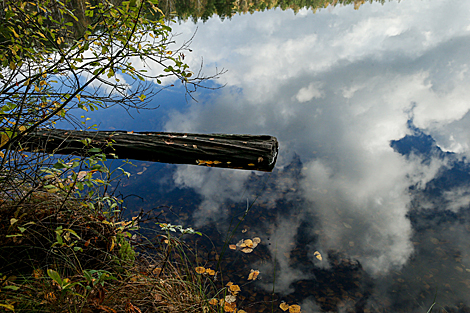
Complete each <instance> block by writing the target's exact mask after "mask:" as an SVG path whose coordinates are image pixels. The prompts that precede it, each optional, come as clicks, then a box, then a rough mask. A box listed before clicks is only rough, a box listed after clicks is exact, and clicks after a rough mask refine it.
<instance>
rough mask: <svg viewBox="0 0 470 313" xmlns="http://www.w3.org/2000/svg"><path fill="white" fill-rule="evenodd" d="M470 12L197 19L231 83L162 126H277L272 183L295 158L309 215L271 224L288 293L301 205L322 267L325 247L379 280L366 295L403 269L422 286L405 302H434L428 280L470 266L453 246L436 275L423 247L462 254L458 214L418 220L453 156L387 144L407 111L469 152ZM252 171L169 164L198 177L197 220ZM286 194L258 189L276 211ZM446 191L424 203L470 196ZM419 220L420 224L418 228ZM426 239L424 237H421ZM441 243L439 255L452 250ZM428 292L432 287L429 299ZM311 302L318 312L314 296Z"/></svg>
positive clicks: (365, 9)
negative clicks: (451, 218) (446, 265)
mask: <svg viewBox="0 0 470 313" xmlns="http://www.w3.org/2000/svg"><path fill="white" fill-rule="evenodd" d="M469 13H470V3H466V2H458V3H455V2H451V1H434V2H423V1H404V2H402V3H395V2H392V3H386V4H385V5H380V4H377V3H373V4H369V5H363V6H362V7H361V8H360V10H359V11H354V10H353V8H352V7H335V8H334V9H332V10H324V11H321V12H319V13H317V14H315V15H313V14H311V13H310V12H301V14H298V15H294V14H293V13H292V12H281V11H278V10H275V11H269V12H263V13H259V14H253V15H243V16H234V17H233V19H232V20H230V21H228V20H226V21H224V22H221V21H219V20H218V19H216V18H214V19H211V20H209V21H208V22H207V23H206V24H204V25H198V27H199V30H198V33H197V35H196V38H195V40H194V43H193V44H192V49H193V50H194V51H197V53H200V54H201V55H203V56H204V58H205V64H206V67H208V68H209V69H210V68H213V66H214V65H217V66H218V67H224V68H226V69H228V70H229V72H228V73H227V74H226V75H224V76H223V77H222V78H221V83H223V84H227V87H226V88H224V89H222V90H220V91H218V92H216V93H214V94H213V95H209V96H208V95H205V94H201V95H200V98H201V99H203V100H202V101H201V102H200V103H192V104H191V105H190V106H189V108H187V109H186V110H183V111H174V112H172V113H171V114H170V116H169V120H168V122H167V123H166V130H168V131H178V132H184V131H187V132H222V133H253V134H270V135H274V136H277V137H278V139H279V140H280V147H281V150H280V155H279V160H278V169H279V170H280V171H281V173H282V175H284V176H285V178H286V180H279V182H280V183H281V182H282V183H284V184H285V183H286V181H287V183H286V186H278V190H286V189H288V188H292V187H291V186H289V184H290V183H289V181H290V182H292V179H291V180H289V172H282V170H283V168H284V167H285V166H287V165H288V164H290V163H292V162H293V160H294V158H295V157H296V156H297V157H298V158H299V159H300V161H301V164H302V170H301V182H300V189H299V191H298V192H299V193H300V195H301V196H302V198H303V199H304V201H303V202H302V206H301V207H300V208H298V209H299V210H300V211H301V213H302V214H300V215H296V217H294V218H292V217H288V216H284V215H279V217H278V220H277V222H276V225H277V227H276V228H275V230H274V234H273V235H272V238H274V239H276V238H277V240H278V242H279V245H280V249H283V250H282V251H283V253H282V254H280V255H279V259H278V262H279V266H280V269H281V271H282V272H281V273H280V280H279V281H278V288H279V290H280V291H283V292H286V293H287V292H289V291H292V285H291V283H295V282H296V281H298V280H300V279H301V278H302V279H306V277H307V278H308V277H310V278H312V277H313V276H314V275H311V274H309V273H307V272H302V270H301V269H298V268H296V267H295V264H292V262H289V256H288V255H289V253H290V251H291V250H289V248H288V246H287V243H284V241H286V240H287V241H292V240H294V237H295V229H296V228H297V227H298V226H299V225H300V219H301V218H302V217H303V216H304V215H303V214H313V215H314V216H315V217H316V218H318V223H317V224H316V226H315V227H316V228H315V229H314V228H312V229H311V232H312V233H314V232H315V231H317V233H316V234H317V235H318V240H317V241H316V242H314V243H313V244H312V245H310V246H309V247H310V248H311V249H314V250H321V251H325V260H324V262H325V264H328V258H327V257H328V255H327V252H328V251H340V252H341V253H342V254H344V255H345V256H346V257H347V258H350V259H351V260H357V261H359V263H360V264H361V266H362V267H363V268H364V270H365V271H366V272H367V273H368V274H369V275H371V276H372V277H374V278H378V279H379V278H380V279H381V280H382V281H383V282H382V284H381V285H380V286H378V287H376V289H375V295H372V297H371V300H370V303H372V304H369V305H372V306H373V301H374V299H375V298H374V297H375V296H378V295H380V294H381V295H382V297H388V298H390V299H391V302H393V301H394V299H393V293H391V291H392V290H397V286H396V284H397V283H396V281H397V280H396V279H402V278H397V276H396V275H398V274H397V273H400V275H404V276H406V275H407V277H408V285H409V286H413V285H416V288H414V289H410V290H412V292H409V290H406V291H403V292H402V296H404V297H405V298H406V297H408V295H409V299H411V300H410V301H411V302H410V303H409V306H408V308H415V307H417V308H419V306H420V305H421V304H422V303H425V304H424V305H427V304H429V303H428V302H425V301H427V300H429V299H430V298H431V299H432V296H429V294H430V293H432V292H429V289H430V288H431V284H432V282H435V283H444V282H446V283H448V284H451V285H452V286H451V287H453V288H451V289H452V290H454V292H457V291H455V290H458V289H459V288H460V287H459V286H460V285H459V284H461V282H459V283H457V282H454V281H453V280H452V279H453V278H452V279H451V278H449V277H452V275H455V267H456V266H457V267H459V268H460V270H457V271H458V272H459V273H460V272H461V273H463V274H465V273H466V272H468V271H467V266H468V267H470V261H469V260H470V259H469V258H468V256H467V257H463V256H457V258H460V261H459V262H461V263H462V264H461V265H455V266H454V267H452V268H453V270H452V269H446V270H444V269H443V270H442V272H439V273H434V272H432V271H433V270H431V269H430V268H431V267H433V266H434V265H431V264H430V263H429V262H431V261H430V260H432V257H431V258H430V259H428V258H426V259H425V258H421V257H419V256H420V255H424V254H433V253H440V252H435V248H436V247H435V246H438V245H439V243H441V242H447V243H450V242H451V243H452V247H450V248H449V249H450V250H452V251H454V252H455V253H457V252H459V251H463V249H466V248H468V247H467V246H468V244H467V242H466V240H464V239H462V240H460V239H455V238H458V236H467V237H468V231H467V230H466V228H465V227H463V226H462V225H456V226H452V227H454V230H452V234H453V235H450V234H448V233H438V234H434V235H431V233H432V232H433V228H434V227H435V229H436V230H437V229H443V228H442V227H441V226H442V225H441V224H439V223H437V222H436V220H433V219H428V218H423V219H418V218H416V219H415V220H414V219H413V218H410V215H411V216H415V217H416V216H419V214H421V213H413V212H419V211H420V210H422V207H420V206H419V205H417V203H418V204H419V200H420V196H419V193H420V192H424V191H425V190H426V188H427V185H428V183H429V182H430V181H432V180H433V178H435V177H436V175H437V174H438V173H439V171H441V170H442V169H443V168H446V166H447V165H446V164H448V160H447V159H446V158H442V157H441V156H438V155H427V156H422V155H418V154H411V155H408V156H404V155H401V154H399V153H398V152H397V151H395V150H394V149H393V148H392V147H391V145H390V142H391V141H392V140H400V139H401V138H403V137H404V136H405V135H407V134H408V135H410V134H412V133H413V131H412V130H411V129H410V127H409V121H410V120H411V121H413V124H414V125H415V126H416V127H417V128H419V129H421V130H422V131H424V132H425V133H429V134H431V135H432V136H433V137H434V139H435V140H436V144H437V145H438V146H440V147H442V149H444V150H445V151H454V152H457V153H459V154H460V156H464V155H467V154H468V153H469V151H470V149H468V147H470V136H469V135H468V127H467V126H469V123H470V116H469V115H468V114H467V112H468V111H469V108H470V102H469V101H468V99H470V88H468V86H469V85H470V76H469V74H470V73H468V65H469V64H468V63H469V61H468V60H469V58H468V56H469V55H468V54H469V53H468V51H470V36H469V35H470V25H469V23H468V14H469ZM195 28H196V26H195V25H193V24H192V23H190V22H188V23H183V24H181V25H178V26H176V27H175V29H176V31H177V32H182V33H183V34H191V33H192V32H193V31H194V30H195ZM188 60H189V62H190V63H193V65H195V66H196V62H198V61H199V60H200V58H199V56H197V55H190V56H188ZM425 158H427V159H428V161H427V162H423V161H424V159H425ZM249 177H250V175H249V173H245V172H236V171H220V170H211V169H202V168H197V167H191V166H179V167H178V168H177V171H176V173H175V174H174V180H175V183H176V185H177V186H179V187H191V188H194V189H195V191H196V192H198V193H199V194H200V195H201V196H202V203H201V205H200V206H199V208H198V210H197V211H196V213H195V216H196V217H197V218H199V219H198V220H199V223H201V224H202V223H205V222H207V221H210V220H214V219H220V218H222V215H221V214H223V213H224V209H223V207H224V206H223V203H224V202H225V201H227V200H231V201H243V200H244V199H245V195H244V194H243V190H244V188H246V185H245V184H246V182H247V180H248V178H249ZM410 186H414V187H413V188H414V189H413V192H410V190H409V187H410ZM285 188H286V189H285ZM459 188H460V189H459ZM283 196H284V194H282V193H279V194H275V195H273V194H270V195H269V197H272V198H273V199H271V200H274V201H271V202H269V199H268V196H266V197H264V198H263V196H262V197H261V198H260V199H259V202H260V203H268V202H269V203H271V205H268V206H267V207H266V209H275V206H276V202H275V201H276V200H277V199H282V197H283ZM444 198H446V199H451V200H452V201H448V202H447V204H448V207H446V206H440V207H434V206H433V203H430V202H427V204H426V206H425V208H427V209H435V210H437V211H445V210H451V211H454V212H457V211H458V210H459V209H461V208H467V209H468V204H469V201H470V200H469V199H470V198H469V196H468V192H466V191H465V189H463V188H462V187H461V186H460V187H456V189H453V190H448V191H447V192H446V193H445V194H444ZM423 205H424V204H423ZM413 214H415V215H413ZM424 221H427V222H426V223H427V225H428V226H423V225H422V224H423V223H425V222H424ZM286 225H289V227H286ZM419 225H421V226H422V227H423V228H422V232H419V233H418V232H417V228H416V227H418V226H419ZM449 227H450V226H449ZM428 236H434V237H432V238H435V239H436V240H437V241H436V240H434V243H433V242H432V241H429V239H428ZM463 238H464V237H463ZM418 239H419V242H422V244H421V245H420V246H418V247H415V245H414V242H415V241H417V240H418ZM436 242H437V244H436ZM450 250H449V251H450ZM442 251H444V250H442ZM271 253H273V251H272V250H271ZM442 253H444V255H441V257H445V253H447V252H442ZM286 254H287V256H286ZM312 254H313V251H310V252H309V255H310V256H312ZM312 258H313V257H312ZM454 259H455V256H454ZM312 262H313V260H312ZM411 266H412V267H411ZM428 267H429V268H428ZM323 268H324V269H325V270H327V269H328V266H326V267H325V266H323ZM433 268H434V267H433ZM400 271H401V272H400ZM457 274H458V273H457ZM394 275H395V276H394ZM429 275H432V276H429ZM418 277H419V279H418ZM426 277H428V278H429V279H428V282H425V281H424V280H426ZM432 277H434V278H432ZM436 277H439V280H436ZM312 279H313V278H312ZM398 281H400V280H398ZM469 281H470V280H469ZM426 286H429V288H427V287H426ZM434 287H435V286H432V288H434ZM468 287H470V286H466V289H463V290H467V291H468ZM266 288H267V289H269V288H271V287H270V286H267V285H266ZM423 288H424V289H423ZM460 289H462V288H460ZM422 290H425V291H426V290H427V291H426V292H427V294H426V296H425V297H424V299H421V298H420V292H421V291H422ZM431 291H432V290H431ZM455 297H456V298H459V299H461V300H460V301H463V302H464V303H467V304H468V301H469V300H470V299H469V296H468V294H465V293H464V292H461V293H460V292H457V294H456V295H455ZM377 299H378V298H377ZM416 299H418V300H416ZM306 301H307V302H309V303H310V304H311V305H312V310H313V306H314V305H313V303H314V302H312V299H309V300H306ZM377 301H379V300H377ZM413 301H414V302H413ZM420 301H422V302H420ZM307 302H306V303H307ZM306 305H307V304H306ZM307 306H308V305H307ZM391 306H392V307H393V305H391Z"/></svg>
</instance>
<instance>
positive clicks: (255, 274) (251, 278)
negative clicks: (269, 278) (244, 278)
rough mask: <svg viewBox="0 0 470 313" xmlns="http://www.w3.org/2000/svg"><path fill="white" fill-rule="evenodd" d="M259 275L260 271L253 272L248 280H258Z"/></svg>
mask: <svg viewBox="0 0 470 313" xmlns="http://www.w3.org/2000/svg"><path fill="white" fill-rule="evenodd" d="M258 275H259V271H258V270H253V269H252V270H251V272H250V274H249V275H248V280H256V278H257V277H258Z"/></svg>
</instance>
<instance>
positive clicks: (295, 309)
mask: <svg viewBox="0 0 470 313" xmlns="http://www.w3.org/2000/svg"><path fill="white" fill-rule="evenodd" d="M289 313H300V305H297V304H293V305H291V306H290V307H289Z"/></svg>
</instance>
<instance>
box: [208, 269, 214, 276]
mask: <svg viewBox="0 0 470 313" xmlns="http://www.w3.org/2000/svg"><path fill="white" fill-rule="evenodd" d="M206 273H207V274H209V275H211V276H214V275H215V271H214V270H213V269H210V268H207V269H206Z"/></svg>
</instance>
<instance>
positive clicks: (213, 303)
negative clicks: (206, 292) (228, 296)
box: [209, 299, 219, 305]
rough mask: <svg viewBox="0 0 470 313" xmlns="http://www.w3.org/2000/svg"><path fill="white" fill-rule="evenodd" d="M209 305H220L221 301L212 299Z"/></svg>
mask: <svg viewBox="0 0 470 313" xmlns="http://www.w3.org/2000/svg"><path fill="white" fill-rule="evenodd" d="M209 304H212V305H217V304H219V301H217V299H211V300H210V301H209Z"/></svg>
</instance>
